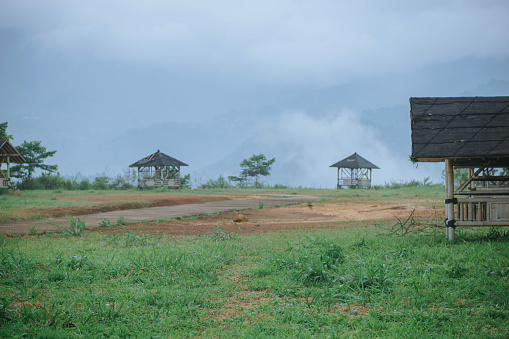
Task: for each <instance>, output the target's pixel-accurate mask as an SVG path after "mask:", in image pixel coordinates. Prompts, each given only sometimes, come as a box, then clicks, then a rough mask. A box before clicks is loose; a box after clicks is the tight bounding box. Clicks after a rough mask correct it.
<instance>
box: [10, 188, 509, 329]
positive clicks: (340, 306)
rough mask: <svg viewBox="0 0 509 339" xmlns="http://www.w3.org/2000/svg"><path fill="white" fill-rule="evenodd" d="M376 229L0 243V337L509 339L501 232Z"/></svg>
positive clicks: (507, 268) (348, 226) (507, 258)
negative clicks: (451, 237)
mask: <svg viewBox="0 0 509 339" xmlns="http://www.w3.org/2000/svg"><path fill="white" fill-rule="evenodd" d="M359 193H360V191H359ZM383 226H390V225H381V224H380V223H374V222H345V223H343V224H341V225H340V226H338V227H337V228H336V229H333V230H331V229H330V227H328V228H326V229H325V228H324V229H323V230H320V229H318V230H316V231H313V232H308V233H303V232H297V231H294V232H284V233H283V232H282V233H272V234H265V235H256V236H254V235H252V236H238V235H236V234H231V233H225V232H223V231H222V230H221V229H217V231H216V232H214V233H210V234H208V235H206V236H202V237H187V238H166V237H160V236H159V237H149V236H146V235H144V234H142V233H138V232H131V231H125V232H120V233H118V231H117V233H110V234H97V233H84V234H82V236H79V237H69V238H64V237H62V236H60V235H58V234H49V235H44V236H26V237H23V238H8V237H2V238H0V243H1V246H0V301H1V302H0V304H1V305H2V306H0V323H1V325H0V326H1V327H0V337H3V338H8V337H22V336H23V337H42V338H72V337H110V338H132V337H143V338H147V337H154V338H168V337H193V336H199V337H222V338H223V337H232V338H238V337H248V338H259V337H301V338H307V337H324V338H325V337H338V336H347V337H350V336H352V337H395V336H403V337H474V336H476V337H477V336H480V337H507V336H508V335H509V246H508V240H509V239H508V238H509V236H508V235H507V233H505V232H504V231H503V230H499V231H494V230H492V231H491V233H487V231H488V230H486V229H484V230H476V231H468V230H463V231H458V236H457V239H456V240H455V241H454V242H449V241H447V240H446V239H444V237H443V234H442V232H440V233H438V234H410V235H406V236H388V235H387V231H384V230H383V229H384V228H385V229H386V228H387V227H383Z"/></svg>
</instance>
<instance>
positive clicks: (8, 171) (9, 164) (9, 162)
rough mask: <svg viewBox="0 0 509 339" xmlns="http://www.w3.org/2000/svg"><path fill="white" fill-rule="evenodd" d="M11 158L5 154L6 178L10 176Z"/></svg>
mask: <svg viewBox="0 0 509 339" xmlns="http://www.w3.org/2000/svg"><path fill="white" fill-rule="evenodd" d="M10 167H11V159H10V158H9V156H7V178H10V177H11V168H10Z"/></svg>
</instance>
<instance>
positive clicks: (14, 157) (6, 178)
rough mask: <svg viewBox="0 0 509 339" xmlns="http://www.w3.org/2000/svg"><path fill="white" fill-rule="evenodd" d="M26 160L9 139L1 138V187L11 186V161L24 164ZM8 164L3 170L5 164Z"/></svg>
mask: <svg viewBox="0 0 509 339" xmlns="http://www.w3.org/2000/svg"><path fill="white" fill-rule="evenodd" d="M25 162H26V160H25V158H23V156H22V155H21V154H19V152H18V151H17V150H16V148H14V146H12V144H11V143H10V142H9V140H1V139H0V188H9V187H10V183H11V163H15V164H23V163H25ZM4 164H6V165H7V170H5V171H3V170H2V167H3V165H4Z"/></svg>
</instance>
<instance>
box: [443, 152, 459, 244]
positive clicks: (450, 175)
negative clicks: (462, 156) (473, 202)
mask: <svg viewBox="0 0 509 339" xmlns="http://www.w3.org/2000/svg"><path fill="white" fill-rule="evenodd" d="M445 226H446V228H445V234H446V236H447V238H448V239H449V240H454V233H455V228H456V225H455V220H454V171H453V163H452V159H445Z"/></svg>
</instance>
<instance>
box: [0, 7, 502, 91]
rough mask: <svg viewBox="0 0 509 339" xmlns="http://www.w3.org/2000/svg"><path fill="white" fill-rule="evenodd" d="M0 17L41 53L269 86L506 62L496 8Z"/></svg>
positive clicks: (53, 12)
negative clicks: (471, 61) (479, 60)
mask: <svg viewBox="0 0 509 339" xmlns="http://www.w3.org/2000/svg"><path fill="white" fill-rule="evenodd" d="M0 10H1V12H3V13H8V15H5V14H4V16H3V17H2V18H1V21H0V27H17V28H22V29H27V30H30V31H31V32H32V34H33V39H34V40H33V41H36V42H37V43H38V44H40V46H41V48H43V49H44V50H46V51H48V50H50V51H51V50H57V51H60V52H63V53H66V54H68V55H72V56H75V57H95V58H106V59H113V60H120V61H123V62H136V63H147V64H154V65H158V66H163V67H168V68H180V69H182V68H184V69H185V68H188V69H195V70H196V69H198V70H202V71H203V72H213V73H214V72H218V73H221V74H223V76H226V77H231V78H235V77H239V78H245V77H248V78H251V79H265V80H261V81H269V82H272V81H275V80H276V81H282V82H285V81H305V82H323V81H334V79H336V78H337V77H342V78H346V79H348V78H351V77H352V76H353V75H371V74H374V73H375V74H377V73H384V74H385V73H390V72H405V71H408V70H411V69H415V68H417V67H421V66H422V65H426V64H430V63H436V62H449V61H453V60H457V59H460V58H462V57H465V56H480V57H485V56H489V57H507V56H508V55H509V35H508V34H507V32H508V31H509V20H506V18H507V16H508V14H509V4H508V3H507V2H506V1H482V2H480V1H473V0H465V1H454V0H449V1H429V2H425V3H423V2H409V1H401V0H392V1H384V2H380V1H375V0H371V1H357V2H347V1H332V0H317V1H312V2H310V1H296V0H280V1H268V0H265V1H263V0H262V1H256V2H238V1H233V0H219V1H214V2H210V1H187V2H180V1H148V2H139V1H125V0H123V1H120V0H112V1H107V2H104V1H98V0H90V1H86V2H74V1H72V2H70V1H63V0H59V1H45V2H44V4H43V5H42V4H41V3H40V2H39V1H23V2H20V1H13V0H7V1H4V2H3V4H2V5H0ZM267 79H270V80H267Z"/></svg>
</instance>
